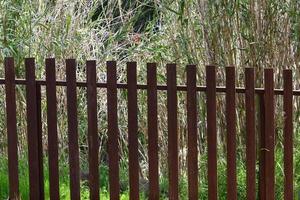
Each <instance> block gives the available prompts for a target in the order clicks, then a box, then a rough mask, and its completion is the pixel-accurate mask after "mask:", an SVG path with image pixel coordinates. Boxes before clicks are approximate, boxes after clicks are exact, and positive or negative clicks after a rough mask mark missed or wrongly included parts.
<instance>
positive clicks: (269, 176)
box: [264, 69, 275, 200]
mask: <svg viewBox="0 0 300 200" xmlns="http://www.w3.org/2000/svg"><path fill="white" fill-rule="evenodd" d="M273 79H274V77H273V69H265V95H264V98H265V133H264V134H265V144H266V146H265V149H264V151H265V161H266V163H265V167H266V168H265V176H266V177H265V179H266V180H265V181H266V199H267V200H273V199H274V198H275V196H274V195H275V191H274V190H275V177H274V176H275V174H274V144H275V142H274V140H275V138H274V136H275V129H274V80H273Z"/></svg>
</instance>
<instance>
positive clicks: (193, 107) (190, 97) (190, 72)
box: [186, 65, 198, 200]
mask: <svg viewBox="0 0 300 200" xmlns="http://www.w3.org/2000/svg"><path fill="white" fill-rule="evenodd" d="M186 71H187V130H188V190H189V199H191V200H193V199H194V200H196V199H198V150H197V148H198V143H197V138H198V137H197V103H196V102H197V90H196V66H195V65H188V66H187V68H186Z"/></svg>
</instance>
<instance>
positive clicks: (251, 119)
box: [245, 68, 256, 200]
mask: <svg viewBox="0 0 300 200" xmlns="http://www.w3.org/2000/svg"><path fill="white" fill-rule="evenodd" d="M245 73H246V77H245V79H246V80H245V82H246V84H245V89H246V91H245V104H246V173H247V175H246V176H247V177H246V179H247V180H246V182H247V183H246V184H247V200H255V199H256V192H255V184H256V180H255V173H256V172H255V168H256V137H255V91H254V90H255V82H254V68H246V70H245Z"/></svg>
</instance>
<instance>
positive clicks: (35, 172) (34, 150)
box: [25, 58, 40, 200]
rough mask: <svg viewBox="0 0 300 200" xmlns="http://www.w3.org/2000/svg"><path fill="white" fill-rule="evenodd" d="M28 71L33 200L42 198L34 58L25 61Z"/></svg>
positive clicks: (30, 193)
mask: <svg viewBox="0 0 300 200" xmlns="http://www.w3.org/2000/svg"><path fill="white" fill-rule="evenodd" d="M25 69H26V70H25V71H26V104H27V134H28V165H29V195H30V199H31V200H38V199H39V197H40V194H39V192H40V185H39V155H38V133H37V131H38V124H37V106H36V105H37V104H36V81H35V62H34V59H33V58H26V59H25Z"/></svg>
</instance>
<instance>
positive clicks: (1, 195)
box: [0, 148, 300, 200]
mask: <svg viewBox="0 0 300 200" xmlns="http://www.w3.org/2000/svg"><path fill="white" fill-rule="evenodd" d="M299 155H300V154H299V151H295V157H294V160H295V168H294V169H295V176H294V177H295V181H294V182H295V187H294V188H295V197H297V196H298V191H299V180H300V179H299V174H300V173H299V167H298V165H299V161H300V157H299ZM275 159H276V162H275V167H276V168H275V179H276V194H275V196H276V199H278V200H279V199H282V198H283V186H284V184H283V181H284V180H283V177H284V176H283V152H282V149H281V148H277V149H276V153H275ZM199 163H200V164H199V168H200V169H199V199H207V198H208V197H207V178H206V176H207V174H206V158H205V156H203V157H202V158H201V159H200V162H199ZM0 164H1V165H0V199H6V198H7V197H8V173H7V172H8V169H7V160H6V158H3V157H2V158H1V159H0ZM46 165H47V164H45V166H44V177H45V198H46V199H49V179H48V170H47V167H46ZM245 172H246V169H245V162H244V161H241V159H239V160H237V182H238V188H237V189H238V199H245V198H246V173H245ZM257 172H258V171H257ZM68 174H69V172H68V168H67V167H63V166H60V198H61V199H66V200H67V199H70V191H69V176H68ZM19 177H20V186H19V188H20V194H21V199H24V200H26V199H28V196H29V189H28V188H29V181H28V166H27V162H26V161H25V159H20V161H19ZM120 177H121V184H122V186H121V199H123V200H125V199H129V192H128V176H127V170H126V167H123V168H122V167H121V172H120ZM226 180H227V177H226V160H225V159H224V158H221V157H219V158H218V197H219V199H220V200H223V199H224V200H225V199H226ZM124 185H125V186H124ZM100 186H101V188H100V197H101V199H109V189H108V168H107V166H101V167H100ZM179 194H180V199H188V184H187V177H186V175H184V174H183V175H182V176H180V181H179ZM81 197H82V199H89V189H88V186H87V185H86V183H85V182H81ZM160 198H161V199H168V180H167V176H164V177H163V178H162V177H161V179H160ZM141 199H148V197H147V194H145V193H141ZM296 199H299V198H298V197H297V198H296Z"/></svg>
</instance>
